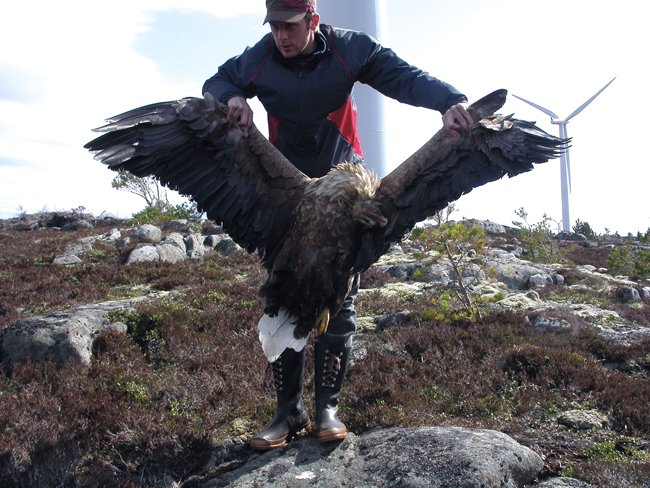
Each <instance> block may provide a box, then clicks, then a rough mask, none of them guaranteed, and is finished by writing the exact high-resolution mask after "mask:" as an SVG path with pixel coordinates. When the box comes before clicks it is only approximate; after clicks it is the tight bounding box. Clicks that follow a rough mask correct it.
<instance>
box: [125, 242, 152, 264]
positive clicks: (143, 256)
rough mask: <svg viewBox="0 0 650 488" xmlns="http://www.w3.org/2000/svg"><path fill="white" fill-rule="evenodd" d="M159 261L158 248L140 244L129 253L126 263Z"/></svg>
mask: <svg viewBox="0 0 650 488" xmlns="http://www.w3.org/2000/svg"><path fill="white" fill-rule="evenodd" d="M157 261H160V254H158V249H157V248H156V247H155V246H151V245H140V246H138V247H136V248H135V249H134V250H133V251H131V253H130V254H129V257H128V259H127V260H126V264H133V263H151V262H157Z"/></svg>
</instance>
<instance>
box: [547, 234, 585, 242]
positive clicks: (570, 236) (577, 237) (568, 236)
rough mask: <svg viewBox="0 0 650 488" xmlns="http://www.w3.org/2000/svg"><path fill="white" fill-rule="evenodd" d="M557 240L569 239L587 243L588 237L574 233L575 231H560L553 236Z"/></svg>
mask: <svg viewBox="0 0 650 488" xmlns="http://www.w3.org/2000/svg"><path fill="white" fill-rule="evenodd" d="M555 238H556V239H557V240H558V241H571V242H579V243H587V242H589V239H587V237H586V236H585V235H583V234H576V233H575V232H560V233H559V234H558V235H556V236H555Z"/></svg>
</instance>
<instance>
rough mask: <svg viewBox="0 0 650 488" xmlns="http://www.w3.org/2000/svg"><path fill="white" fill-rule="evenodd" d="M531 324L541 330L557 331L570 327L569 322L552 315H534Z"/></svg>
mask: <svg viewBox="0 0 650 488" xmlns="http://www.w3.org/2000/svg"><path fill="white" fill-rule="evenodd" d="M532 325H533V327H535V329H537V330H539V331H541V332H558V331H562V330H568V329H570V328H571V324H570V323H569V322H567V321H566V320H562V319H556V318H553V317H536V318H534V319H533V320H532Z"/></svg>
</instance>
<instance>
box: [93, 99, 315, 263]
mask: <svg viewBox="0 0 650 488" xmlns="http://www.w3.org/2000/svg"><path fill="white" fill-rule="evenodd" d="M226 114H227V107H225V106H224V105H223V104H220V103H215V101H214V100H213V99H212V98H211V97H210V96H209V94H206V98H204V99H201V98H184V99H182V100H176V101H171V102H161V103H155V104H151V105H147V106H144V107H140V108H136V109H134V110H131V111H128V112H125V113H123V114H120V115H117V116H115V117H112V118H110V119H107V122H108V124H107V125H104V126H103V127H99V128H97V129H95V131H96V132H103V133H104V134H103V135H101V136H99V137H98V138H96V139H94V140H92V141H90V142H89V143H87V144H86V145H85V146H84V147H85V148H86V149H89V150H90V151H91V152H93V153H94V158H95V159H96V160H98V161H101V162H102V163H104V164H106V165H107V166H108V167H109V168H111V169H113V170H120V169H124V170H126V171H128V172H130V173H132V174H134V175H136V176H139V177H144V176H154V177H156V178H158V179H159V180H160V182H161V183H162V184H164V185H165V186H167V187H169V188H171V189H173V190H177V191H178V192H179V193H181V194H183V195H186V196H189V197H191V198H192V199H193V200H194V201H195V202H196V203H197V207H198V208H199V210H201V211H204V212H206V214H207V216H208V218H210V219H212V220H214V221H216V222H217V223H221V224H222V225H223V228H224V230H225V231H226V232H227V233H228V234H229V235H230V236H231V237H232V239H233V240H234V241H235V242H237V243H238V244H239V245H240V246H242V247H244V248H246V249H247V250H248V251H250V252H253V251H255V250H257V251H258V252H259V254H260V256H261V257H262V259H263V261H264V263H265V265H267V266H268V265H270V264H271V263H272V262H273V259H274V257H275V255H276V254H277V252H278V250H279V249H280V247H281V245H282V242H283V240H284V237H285V236H286V235H287V232H288V229H289V227H290V225H291V219H292V218H293V213H294V209H295V207H296V205H297V203H298V202H299V201H300V199H301V198H302V195H303V192H304V189H305V186H306V185H307V182H308V181H309V178H308V177H307V176H306V175H305V174H304V173H302V172H301V171H300V170H298V169H297V168H296V167H295V166H293V165H292V164H291V163H290V162H289V161H288V160H287V159H286V158H285V157H284V156H283V155H282V154H281V153H280V152H279V151H278V150H277V149H276V148H275V147H274V146H273V145H272V144H271V143H270V142H269V141H268V140H267V139H266V138H265V137H264V136H263V135H262V134H261V133H260V132H259V131H258V130H257V128H255V126H253V127H251V128H250V129H249V130H248V131H247V132H245V131H242V130H241V129H240V128H238V127H236V126H233V125H231V124H229V123H227V122H226Z"/></svg>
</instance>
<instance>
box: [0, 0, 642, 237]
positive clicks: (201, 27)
mask: <svg viewBox="0 0 650 488" xmlns="http://www.w3.org/2000/svg"><path fill="white" fill-rule="evenodd" d="M326 1H327V0H320V4H321V5H322V4H324V3H325V2H326ZM351 1H353V0H351ZM645 10H646V8H645V2H644V1H643V0H619V1H617V2H612V1H611V0H610V1H603V0H526V1H522V0H490V1H486V0H457V1H455V2H448V1H438V0H385V14H386V15H385V18H384V26H385V28H384V30H383V31H382V32H381V38H380V39H379V41H380V42H381V43H382V44H383V45H385V46H387V47H390V48H392V49H393V50H394V51H395V52H396V53H397V54H398V55H399V56H400V57H402V58H404V59H405V60H406V61H408V62H409V63H411V64H414V65H416V66H418V67H420V68H422V69H424V70H426V71H428V72H429V73H430V74H432V75H433V76H435V77H437V78H440V79H442V80H444V81H447V82H449V83H451V84H452V85H454V86H455V87H457V88H458V89H459V90H461V91H462V92H463V93H465V94H466V95H467V96H468V98H469V100H470V102H471V101H472V100H476V99H478V98H480V97H482V96H483V95H485V94H487V93H489V92H491V91H493V90H495V89H498V88H506V89H507V90H508V91H509V93H510V94H511V95H512V94H516V95H519V96H521V97H523V98H526V99H528V100H531V101H533V102H535V103H537V104H539V105H542V106H544V107H546V108H548V109H550V110H552V111H553V112H555V113H556V114H558V115H559V116H560V117H566V116H567V115H569V114H570V113H572V112H573V111H574V110H575V109H576V108H577V107H579V106H580V105H581V104H582V103H584V102H585V101H586V100H587V99H589V98H590V97H591V96H592V95H594V94H595V93H596V92H597V91H598V90H599V89H600V88H602V87H603V86H604V85H605V84H606V83H607V82H609V81H610V80H611V79H612V78H614V77H616V79H615V81H614V82H613V83H612V84H611V85H610V86H609V87H608V88H607V89H606V90H605V91H603V92H602V93H601V95H600V96H599V97H598V98H596V99H595V100H594V101H593V103H592V104H590V105H589V106H588V107H587V108H586V109H585V110H584V111H583V112H581V113H580V114H579V115H577V116H576V117H575V118H573V119H572V120H571V121H570V123H569V124H568V134H569V136H570V137H572V138H573V140H572V146H571V148H570V150H569V155H570V161H571V170H572V183H573V185H572V193H571V199H570V211H571V214H570V215H571V217H570V218H571V223H572V225H573V223H574V222H575V221H576V219H579V220H580V221H582V222H587V223H588V224H589V225H590V226H591V227H592V229H593V230H594V231H596V232H598V233H604V232H612V233H613V232H619V233H621V234H623V235H626V234H627V233H629V232H631V233H633V234H636V233H637V232H638V231H641V232H645V231H646V230H647V229H648V228H650V197H649V182H650V178H648V176H649V175H650V171H649V170H648V168H649V167H650V156H649V152H648V150H646V149H645V144H646V143H647V141H648V131H647V129H646V127H645V120H644V118H645V116H646V113H647V108H648V102H647V101H646V98H645V96H646V91H647V87H649V86H650V74H648V69H647V61H644V59H646V57H647V51H648V48H650V34H648V30H647V28H646V25H645V19H646V17H647V16H646V15H645V13H644V12H645ZM0 12H1V14H0V46H2V48H0V218H9V217H14V216H17V215H18V214H20V213H21V212H23V211H24V212H28V213H33V212H39V211H42V210H51V211H53V210H69V209H75V208H79V207H83V208H84V209H85V210H86V211H87V212H90V213H93V214H95V215H100V214H101V213H108V214H111V215H115V216H118V217H129V216H130V215H131V214H132V213H134V212H137V211H139V210H141V209H142V208H143V207H144V200H142V199H141V198H139V197H137V196H135V195H131V194H129V193H127V192H124V191H118V190H115V189H113V188H112V187H111V180H112V178H113V176H114V173H112V172H111V171H110V170H108V169H107V168H106V167H104V166H103V165H102V164H101V163H99V162H97V161H95V160H93V158H92V155H91V154H90V153H88V152H87V151H86V150H85V149H83V145H84V144H85V143H86V142H88V141H89V140H91V139H92V138H94V137H96V135H97V134H95V133H93V132H92V130H91V129H92V128H94V127H98V126H101V125H102V124H103V123H104V120H105V119H106V118H107V117H110V116H113V115H115V114H118V113H121V112H124V111H126V110H129V109H132V108H135V107H138V106H141V105H145V104H148V103H153V102H158V101H163V100H174V99H179V98H183V97H186V96H200V91H201V86H202V85H203V82H204V81H205V79H207V78H209V77H210V76H212V75H213V74H214V73H215V72H216V70H217V68H218V66H219V65H220V64H221V63H223V62H224V61H225V60H226V59H228V58H230V57H232V56H234V55H236V54H239V53H240V52H242V51H243V49H244V48H245V47H246V46H247V45H252V44H254V43H255V42H256V41H257V40H258V39H259V38H260V37H261V36H262V35H264V34H265V33H266V32H267V29H268V27H267V26H263V25H262V20H263V17H264V2H263V1H262V0H238V1H237V2H231V1H225V0H126V1H125V0H113V1H111V2H99V1H91V0H88V1H85V2H81V1H72V0H60V1H57V2H51V1H45V0H23V1H22V2H6V5H4V6H3V7H2V8H1V10H0ZM321 21H322V22H325V23H327V18H325V17H323V18H322V19H321ZM511 95H510V96H509V97H508V101H507V102H506V105H505V106H504V107H503V109H502V111H501V112H502V113H508V114H509V113H514V114H515V116H516V117H518V118H521V119H525V120H532V121H536V122H537V124H538V125H539V126H540V127H541V128H542V129H544V130H546V131H547V132H549V133H551V134H555V135H557V134H558V126H557V125H553V124H551V123H550V118H549V117H548V116H547V115H545V114H543V113H541V112H539V111H538V110H536V109H534V108H533V107H530V106H529V105H527V104H525V103H524V102H521V101H520V100H517V99H516V98H514V97H513V96H511ZM252 107H253V110H254V112H255V122H256V125H258V127H259V128H260V130H262V132H263V133H266V116H265V113H264V109H263V107H262V106H261V105H260V104H259V103H257V102H256V101H252ZM385 107H386V122H385V133H384V134H383V137H384V138H385V146H386V154H387V160H388V162H389V165H390V166H391V167H395V166H397V165H398V164H399V163H401V162H402V161H404V160H405V159H406V158H407V157H408V156H409V155H410V154H412V153H413V152H415V151H416V150H417V149H418V148H419V147H420V146H421V145H422V144H424V143H425V142H426V141H427V140H428V139H429V138H430V137H431V136H432V135H433V134H434V133H435V132H436V131H437V130H439V129H440V127H441V125H442V124H441V120H440V118H441V115H440V114H439V113H438V112H435V111H429V110H426V109H423V108H416V107H410V106H406V105H403V104H400V103H398V102H395V101H393V100H388V101H386V102H385ZM380 176H382V175H380ZM172 201H177V202H181V201H183V200H182V199H181V198H180V197H175V196H173V195H172ZM522 207H523V208H524V209H525V210H526V212H527V213H528V221H529V223H530V224H533V223H536V222H539V221H541V220H542V219H543V218H544V215H546V216H547V217H548V218H550V219H551V221H552V222H558V223H559V222H560V221H561V220H562V206H561V191H560V162H559V160H554V161H551V162H549V163H546V164H543V165H538V166H537V167H536V168H535V169H534V170H533V171H532V172H530V173H527V174H524V175H520V176H517V177H515V178H511V179H508V178H505V179H503V180H499V181H498V182H494V183H490V184H487V185H485V186H484V187H481V188H478V189H475V190H473V191H472V192H470V193H469V194H468V195H465V196H463V197H461V198H460V199H459V200H458V201H457V202H456V212H455V214H454V215H453V216H452V217H455V218H478V219H486V220H491V221H493V222H497V223H501V224H506V225H511V223H512V221H513V220H521V219H520V218H519V217H518V216H517V215H516V214H515V211H516V210H517V209H519V208H522ZM553 225H555V224H553Z"/></svg>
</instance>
